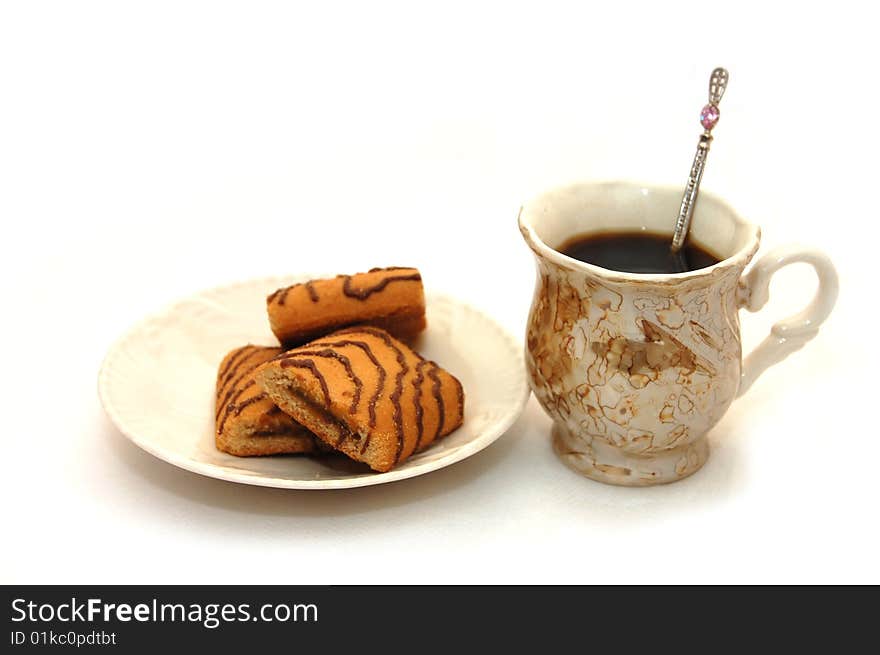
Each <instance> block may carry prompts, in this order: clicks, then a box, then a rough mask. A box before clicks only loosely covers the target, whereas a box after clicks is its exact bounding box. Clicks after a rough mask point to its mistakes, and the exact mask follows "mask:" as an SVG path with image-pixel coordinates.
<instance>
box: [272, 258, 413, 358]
mask: <svg viewBox="0 0 880 655" xmlns="http://www.w3.org/2000/svg"><path fill="white" fill-rule="evenodd" d="M266 306H267V309H268V311H269V324H270V325H271V326H272V332H274V333H275V336H276V337H278V340H279V341H280V342H281V343H283V344H284V345H285V346H287V347H288V348H290V347H293V346H298V345H300V344H303V343H305V342H307V341H310V340H311V339H314V338H316V337H320V336H323V335H325V334H329V333H330V332H333V331H334V330H338V329H339V328H342V327H345V326H348V325H355V324H369V325H375V326H376V327H381V328H384V329H386V330H388V331H389V332H391V333H392V334H393V335H395V336H397V337H399V338H402V339H409V338H411V337H413V336H415V335H416V334H418V333H419V332H421V331H422V330H424V329H425V293H424V290H423V288H422V276H421V275H420V274H419V271H418V269H415V268H400V267H393V268H374V269H372V270H371V271H369V272H367V273H358V274H356V275H339V276H337V277H334V278H329V279H326V280H311V281H309V282H305V283H304V284H294V285H293V286H291V287H287V288H285V289H278V290H277V291H276V292H275V293H273V294H272V295H271V296H269V297H268V298H267V299H266Z"/></svg>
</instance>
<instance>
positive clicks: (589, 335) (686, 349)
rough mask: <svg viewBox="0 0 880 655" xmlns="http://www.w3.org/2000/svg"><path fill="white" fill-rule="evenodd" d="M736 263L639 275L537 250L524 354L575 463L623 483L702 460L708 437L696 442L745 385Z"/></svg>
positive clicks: (682, 472) (655, 478) (677, 474)
mask: <svg viewBox="0 0 880 655" xmlns="http://www.w3.org/2000/svg"><path fill="white" fill-rule="evenodd" d="M741 273H742V267H741V266H729V267H723V266H722V267H718V268H716V269H713V270H712V271H711V272H710V273H708V274H706V275H703V276H699V277H691V278H687V279H681V280H676V279H674V278H670V279H667V280H664V281H662V282H644V281H639V282H632V281H628V280H615V279H613V276H607V277H602V276H599V275H593V274H591V273H589V272H587V271H585V270H583V268H578V269H576V268H574V267H572V268H567V267H563V266H560V265H558V264H556V263H554V262H551V261H549V260H548V259H544V258H539V259H538V275H539V277H538V284H537V286H536V290H535V298H534V301H533V304H532V310H531V313H530V315H529V322H528V330H527V348H526V350H527V355H526V360H527V364H528V369H529V374H530V376H531V381H532V388H533V390H534V392H535V394H536V396H537V397H538V400H539V401H540V403H541V404H542V405H543V407H544V408H545V409H546V410H547V412H548V413H549V414H550V415H551V417H552V418H553V419H554V422H555V423H556V424H557V432H556V434H557V442H559V441H562V443H564V445H565V448H567V449H569V451H568V452H562V453H561V454H562V455H563V456H569V457H572V458H574V460H575V461H570V462H569V463H570V464H572V465H573V466H575V467H576V468H579V469H583V468H587V469H592V470H590V471H589V474H590V475H591V477H600V478H602V479H605V480H606V481H608V482H617V483H619V484H628V485H638V484H655V483H657V482H662V481H671V480H673V479H679V478H682V477H685V476H687V475H689V474H690V473H693V472H694V471H695V470H696V469H698V468H699V467H700V466H701V465H702V464H703V462H704V461H705V459H706V456H707V455H708V447H707V445H706V444H705V443H699V444H697V442H698V441H701V440H703V438H704V436H705V434H706V432H707V431H708V430H709V428H711V427H712V426H713V425H714V424H715V423H716V422H717V421H718V419H720V418H721V416H722V415H723V414H724V412H725V411H726V410H727V408H728V406H729V405H730V403H731V402H732V401H733V399H734V397H735V395H736V391H737V387H738V384H739V378H740V366H741V352H740V338H739V318H738V316H737V307H738V299H737V281H738V280H739V277H740V275H741ZM603 444H605V445H607V446H608V447H609V448H603V447H602V446H603ZM565 448H563V450H565ZM597 449H599V450H601V451H602V456H601V457H597V456H596V453H595V452H594V451H596V450H597ZM557 450H558V451H559V450H560V444H559V443H557ZM615 453H618V454H619V456H617V457H616V458H615ZM609 457H610V458H611V460H612V461H611V463H609ZM585 472H586V471H585Z"/></svg>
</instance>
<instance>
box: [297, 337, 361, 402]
mask: <svg viewBox="0 0 880 655" xmlns="http://www.w3.org/2000/svg"><path fill="white" fill-rule="evenodd" d="M315 345H318V344H315ZM320 345H327V344H320ZM293 357H327V358H331V359H335V360H336V361H337V362H339V363H340V364H342V366H343V368H344V369H345V372H346V374H347V375H348V379H349V380H351V381H352V383H353V384H354V395H353V397H352V400H351V406H350V407H349V408H348V413H349V414H355V413H357V408H358V405H359V404H360V402H361V390H362V389H363V388H364V383H363V382H361V379H360V378H359V377H358V376H357V375H355V374H354V370H352V368H351V361H350V360H349V359H348V357H346V356H345V355H342V354H340V353H338V352H336V351H335V350H329V349H325V350H297V351H296V354H295V355H293ZM281 362H282V364H281V365H282V366H284V359H282V360H281ZM324 386H326V385H324ZM325 397H327V395H326V394H325Z"/></svg>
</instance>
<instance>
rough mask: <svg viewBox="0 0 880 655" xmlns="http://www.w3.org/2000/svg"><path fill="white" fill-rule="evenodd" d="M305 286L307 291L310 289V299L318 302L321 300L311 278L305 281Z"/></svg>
mask: <svg viewBox="0 0 880 655" xmlns="http://www.w3.org/2000/svg"><path fill="white" fill-rule="evenodd" d="M305 287H306V291H308V293H309V300H311V301H312V302H318V301H319V300H320V298H319V297H318V292H317V291H316V290H315V285H314V283H313V282H312V281H311V280H309V281H308V282H306V283H305Z"/></svg>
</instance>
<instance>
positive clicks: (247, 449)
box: [215, 345, 317, 456]
mask: <svg viewBox="0 0 880 655" xmlns="http://www.w3.org/2000/svg"><path fill="white" fill-rule="evenodd" d="M281 352H283V351H282V349H281V348H266V347H263V346H250V345H248V346H243V347H241V348H236V349H235V350H233V351H231V352H230V353H229V354H228V355H226V357H224V358H223V361H222V362H220V368H219V369H218V372H217V398H216V404H215V443H216V444H217V448H218V449H219V450H222V451H224V452H227V453H230V454H231V455H239V456H245V455H278V454H281V453H311V452H315V450H317V448H316V446H317V441H316V439H315V437H314V435H313V434H312V433H311V432H309V431H308V430H307V429H305V428H304V427H303V426H302V425H300V424H299V423H297V422H296V421H294V420H293V419H291V418H290V417H289V416H288V415H287V414H285V413H284V412H282V411H281V410H280V409H278V407H277V406H276V405H275V403H273V402H272V401H271V400H270V399H269V397H268V396H267V395H266V394H265V393H264V392H263V390H262V389H260V387H259V386H258V385H257V383H256V381H255V380H254V372H255V371H256V370H257V367H259V366H260V365H261V364H263V363H264V362H266V361H268V360H270V359H272V358H273V357H275V356H276V355H278V354H279V353H281Z"/></svg>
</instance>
